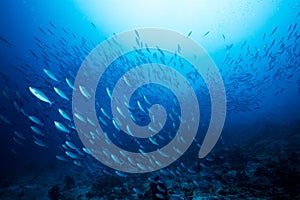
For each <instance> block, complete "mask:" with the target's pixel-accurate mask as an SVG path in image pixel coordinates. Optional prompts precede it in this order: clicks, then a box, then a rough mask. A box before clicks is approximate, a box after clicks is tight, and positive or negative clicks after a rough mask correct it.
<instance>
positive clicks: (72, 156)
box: [65, 151, 79, 159]
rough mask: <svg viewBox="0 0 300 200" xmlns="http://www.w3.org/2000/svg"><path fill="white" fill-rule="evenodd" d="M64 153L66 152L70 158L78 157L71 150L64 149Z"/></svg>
mask: <svg viewBox="0 0 300 200" xmlns="http://www.w3.org/2000/svg"><path fill="white" fill-rule="evenodd" d="M65 153H66V155H67V156H69V157H70V158H73V159H78V158H79V157H78V155H77V154H75V153H73V152H71V151H66V152H65Z"/></svg>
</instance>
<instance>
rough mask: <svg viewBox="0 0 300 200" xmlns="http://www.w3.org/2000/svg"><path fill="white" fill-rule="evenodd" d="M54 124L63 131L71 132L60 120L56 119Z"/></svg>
mask: <svg viewBox="0 0 300 200" xmlns="http://www.w3.org/2000/svg"><path fill="white" fill-rule="evenodd" d="M54 126H55V128H57V129H58V130H59V131H61V132H65V133H69V132H70V130H68V129H67V128H66V127H65V126H64V125H63V124H62V123H60V122H58V121H54Z"/></svg>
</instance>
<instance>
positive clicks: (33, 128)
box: [30, 126, 45, 136]
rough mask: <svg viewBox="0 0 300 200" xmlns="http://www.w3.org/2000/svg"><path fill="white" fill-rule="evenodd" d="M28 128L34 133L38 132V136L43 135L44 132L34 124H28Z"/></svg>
mask: <svg viewBox="0 0 300 200" xmlns="http://www.w3.org/2000/svg"><path fill="white" fill-rule="evenodd" d="M30 129H31V130H32V131H33V132H34V133H36V134H38V135H40V136H44V135H45V134H44V133H43V132H42V131H41V130H40V129H39V128H37V127H36V126H30Z"/></svg>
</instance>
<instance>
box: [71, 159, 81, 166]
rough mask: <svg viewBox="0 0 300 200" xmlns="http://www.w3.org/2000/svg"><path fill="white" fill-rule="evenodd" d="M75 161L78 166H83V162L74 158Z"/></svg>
mask: <svg viewBox="0 0 300 200" xmlns="http://www.w3.org/2000/svg"><path fill="white" fill-rule="evenodd" d="M73 163H74V164H75V165H77V166H78V167H83V164H82V162H80V161H79V160H73Z"/></svg>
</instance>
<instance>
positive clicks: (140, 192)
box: [133, 188, 145, 196]
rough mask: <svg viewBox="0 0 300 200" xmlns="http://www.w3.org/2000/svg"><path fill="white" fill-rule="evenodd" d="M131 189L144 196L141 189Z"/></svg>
mask: <svg viewBox="0 0 300 200" xmlns="http://www.w3.org/2000/svg"><path fill="white" fill-rule="evenodd" d="M133 191H134V192H135V193H136V194H138V195H142V196H144V194H145V193H144V192H142V191H141V190H139V189H138V188H133Z"/></svg>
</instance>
